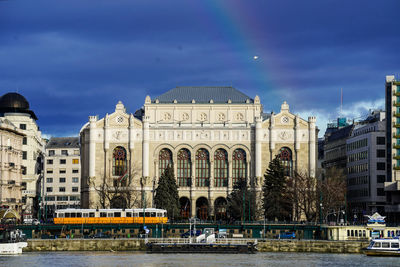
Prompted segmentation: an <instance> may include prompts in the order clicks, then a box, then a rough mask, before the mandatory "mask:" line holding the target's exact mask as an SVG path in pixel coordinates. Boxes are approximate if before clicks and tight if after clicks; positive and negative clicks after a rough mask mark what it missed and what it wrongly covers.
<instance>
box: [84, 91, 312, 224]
mask: <svg viewBox="0 0 400 267" xmlns="http://www.w3.org/2000/svg"><path fill="white" fill-rule="evenodd" d="M315 122H316V118H315V117H309V118H308V120H304V119H302V118H300V117H299V116H298V115H295V114H293V113H291V112H290V110H289V105H288V104H287V103H286V102H284V103H283V104H282V106H281V110H280V111H279V113H268V114H267V113H263V106H262V104H261V102H260V98H259V97H258V96H255V97H254V98H251V97H249V96H247V95H245V94H244V93H242V92H240V91H238V90H237V89H235V88H232V87H177V88H174V89H172V90H170V91H168V92H166V93H164V94H162V95H160V96H158V97H155V98H153V99H152V98H150V96H146V98H145V102H144V105H143V107H142V108H141V109H139V110H138V111H136V112H135V113H134V114H132V113H128V112H127V111H126V109H125V106H124V105H123V104H122V102H118V104H117V105H116V107H115V111H114V112H113V113H111V114H107V115H106V116H105V117H104V118H98V117H97V116H90V117H89V122H88V123H86V124H85V125H84V126H83V127H82V129H81V131H80V138H81V153H82V207H84V208H96V207H101V206H102V203H100V199H99V193H98V192H99V189H100V188H101V186H102V185H104V184H109V185H110V184H113V181H114V180H116V179H120V180H121V179H122V180H123V179H126V184H125V187H126V189H127V190H131V192H132V194H131V195H130V197H132V199H127V198H126V195H123V194H121V195H112V197H111V198H110V201H107V202H106V203H103V204H105V206H106V207H115V208H117V207H119V208H120V207H129V206H130V207H141V206H142V205H144V204H146V206H147V207H151V206H152V205H153V198H154V190H155V188H156V186H157V184H158V179H159V178H160V175H161V174H162V172H163V171H164V169H165V168H166V166H172V167H173V168H174V173H175V176H176V182H177V184H178V186H179V196H180V200H179V201H180V205H181V215H182V216H184V217H189V216H197V217H198V218H200V219H206V217H207V215H208V216H213V217H214V216H215V217H214V218H217V219H218V218H221V217H223V216H224V213H225V212H226V204H227V196H228V195H229V193H230V192H231V191H232V188H233V185H234V183H235V182H236V181H237V180H238V179H241V178H244V179H246V181H247V183H248V185H249V186H251V188H252V189H253V190H255V191H256V192H258V194H260V193H261V188H262V185H263V175H264V172H265V171H266V168H267V167H268V164H269V162H270V161H271V160H272V159H273V158H274V157H275V156H279V157H280V159H281V162H282V163H283V164H284V165H285V170H286V171H287V173H288V174H291V173H292V172H293V171H294V170H298V171H302V172H307V173H308V174H310V175H311V176H315V168H316V151H317V150H316V148H317V131H318V130H317V129H316V126H315ZM111 189H112V188H111ZM111 191H112V190H111ZM143 196H144V199H145V203H143V202H142V201H141V198H142V197H143ZM258 199H259V203H258V205H261V202H260V200H261V197H259V198H258Z"/></svg>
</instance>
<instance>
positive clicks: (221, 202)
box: [214, 197, 228, 221]
mask: <svg viewBox="0 0 400 267" xmlns="http://www.w3.org/2000/svg"><path fill="white" fill-rule="evenodd" d="M227 204H228V203H227V202H226V199H225V198H223V197H219V198H217V199H216V200H215V202H214V210H215V220H217V221H219V220H223V221H225V220H226V218H227V217H226V206H227Z"/></svg>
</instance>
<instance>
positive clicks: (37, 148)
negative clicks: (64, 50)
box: [0, 93, 45, 218]
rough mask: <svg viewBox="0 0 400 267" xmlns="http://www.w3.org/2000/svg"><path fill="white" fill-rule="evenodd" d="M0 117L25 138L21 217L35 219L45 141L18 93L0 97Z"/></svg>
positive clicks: (26, 102) (34, 119) (33, 114)
mask: <svg viewBox="0 0 400 267" xmlns="http://www.w3.org/2000/svg"><path fill="white" fill-rule="evenodd" d="M0 117H3V118H5V119H7V120H8V121H10V122H12V123H13V124H14V125H15V126H16V127H17V128H19V130H20V131H21V132H22V133H23V134H24V135H25V136H24V137H23V140H22V167H21V169H22V183H21V186H22V202H23V207H22V209H23V216H24V217H25V218H29V217H36V214H37V211H38V210H37V208H38V204H39V202H38V200H39V193H40V182H41V180H42V179H41V178H42V177H41V175H42V165H43V164H42V162H43V152H44V144H45V142H44V140H43V139H42V136H41V132H40V130H39V127H38V125H37V123H36V121H37V117H36V115H35V113H34V112H33V111H32V110H30V109H29V103H28V101H27V100H26V99H25V97H23V96H22V95H20V94H18V93H7V94H4V95H3V96H2V97H0Z"/></svg>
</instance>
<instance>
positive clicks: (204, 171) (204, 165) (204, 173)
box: [196, 148, 210, 187]
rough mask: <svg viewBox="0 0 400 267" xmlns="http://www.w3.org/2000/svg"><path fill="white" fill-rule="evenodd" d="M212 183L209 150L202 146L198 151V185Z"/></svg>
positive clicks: (203, 185)
mask: <svg viewBox="0 0 400 267" xmlns="http://www.w3.org/2000/svg"><path fill="white" fill-rule="evenodd" d="M209 185H210V156H209V154H208V151H207V150H205V149H203V148H201V149H199V150H197V152H196V186H200V187H205V186H209Z"/></svg>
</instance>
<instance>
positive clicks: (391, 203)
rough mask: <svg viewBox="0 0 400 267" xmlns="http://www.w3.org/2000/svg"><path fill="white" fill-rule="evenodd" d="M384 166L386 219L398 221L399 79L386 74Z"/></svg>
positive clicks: (399, 179)
mask: <svg viewBox="0 0 400 267" xmlns="http://www.w3.org/2000/svg"><path fill="white" fill-rule="evenodd" d="M385 95H386V140H387V142H386V168H387V179H386V182H385V191H386V196H387V205H386V206H385V211H386V215H387V216H388V221H396V222H399V221H400V81H398V80H396V79H395V77H394V76H393V75H391V76H386V84H385Z"/></svg>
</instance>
